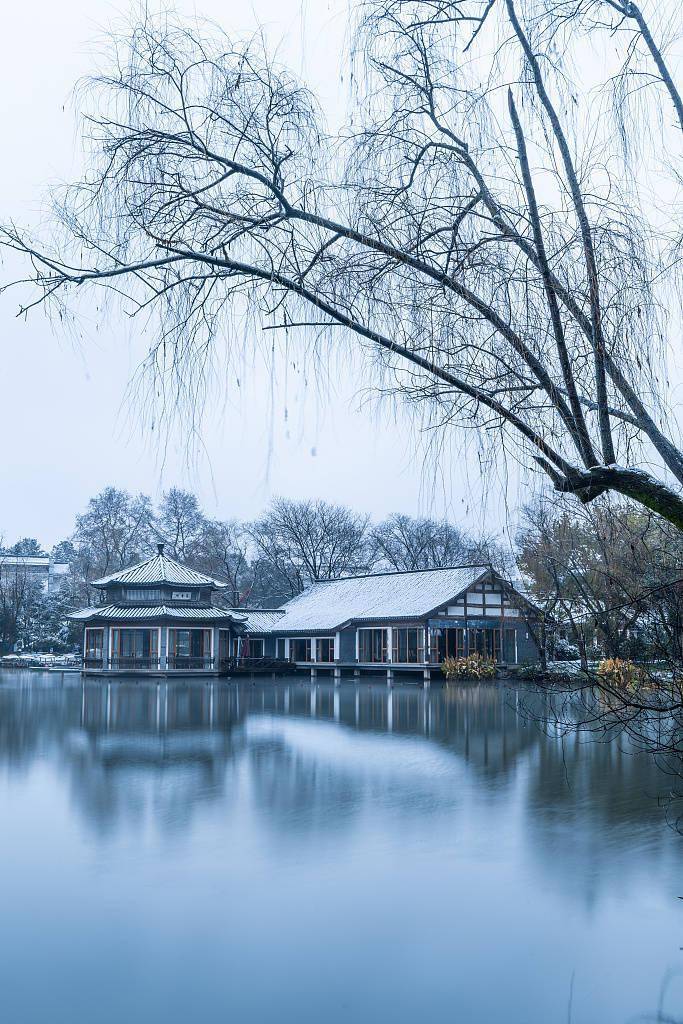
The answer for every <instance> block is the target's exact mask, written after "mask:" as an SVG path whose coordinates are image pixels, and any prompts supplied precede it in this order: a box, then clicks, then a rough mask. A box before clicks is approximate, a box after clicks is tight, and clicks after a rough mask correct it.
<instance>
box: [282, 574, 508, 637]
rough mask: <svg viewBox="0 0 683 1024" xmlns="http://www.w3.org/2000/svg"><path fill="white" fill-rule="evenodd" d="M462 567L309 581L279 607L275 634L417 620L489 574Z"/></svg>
mask: <svg viewBox="0 0 683 1024" xmlns="http://www.w3.org/2000/svg"><path fill="white" fill-rule="evenodd" d="M490 571H491V570H490V566H487V565H463V566H454V567H452V568H446V569H425V570H420V571H417V572H386V573H372V574H370V575H367V576H348V577H344V578H343V579H337V580H329V581H325V582H321V583H314V584H312V586H310V587H309V588H308V589H307V590H305V591H304V592H303V594H299V595H298V597H295V598H293V599H292V600H291V601H288V602H287V604H285V605H283V606H282V611H284V613H285V614H284V615H283V616H282V618H280V619H279V620H277V622H276V623H273V627H272V628H273V629H274V630H275V629H276V630H277V632H278V633H282V634H286V633H299V632H304V631H306V630H313V631H316V632H317V631H320V630H330V631H332V630H336V629H338V628H339V627H340V626H342V625H344V623H346V622H354V621H355V622H357V621H363V620H375V621H382V620H392V619H419V618H422V617H424V616H425V615H427V614H428V613H429V612H431V611H434V610H435V609H436V608H439V607H440V606H441V605H444V604H446V603H447V602H449V601H452V600H454V599H455V598H456V597H458V596H459V595H460V594H462V593H463V592H464V591H465V590H467V589H468V587H471V586H472V585H473V584H474V583H476V582H477V580H479V579H481V577H483V576H485V575H486V574H487V573H488V572H490Z"/></svg>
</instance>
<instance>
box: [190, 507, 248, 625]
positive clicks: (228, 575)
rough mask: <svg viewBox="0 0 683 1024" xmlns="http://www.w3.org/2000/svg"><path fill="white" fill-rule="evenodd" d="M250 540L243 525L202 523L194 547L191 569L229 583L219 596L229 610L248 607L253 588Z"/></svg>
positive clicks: (208, 521)
mask: <svg viewBox="0 0 683 1024" xmlns="http://www.w3.org/2000/svg"><path fill="white" fill-rule="evenodd" d="M250 545H251V537H250V535H249V531H248V530H247V528H246V527H245V526H244V524H243V523H239V522H237V521H236V520H234V519H232V520H229V521H227V522H220V521H217V520H206V521H205V523H204V528H203V530H202V533H201V537H200V538H199V541H198V543H197V545H196V548H195V552H194V558H193V562H192V564H193V566H194V567H195V568H196V569H200V570H201V571H202V572H206V573H208V574H209V575H211V576H217V577H218V578H219V579H222V580H225V581H226V582H227V583H229V585H230V586H229V590H228V593H227V594H225V595H222V594H221V595H220V596H221V597H222V598H224V599H225V600H226V601H227V602H228V603H229V604H230V605H231V607H233V608H238V607H239V606H240V605H244V604H248V603H249V600H250V598H251V593H252V589H253V572H252V567H251V561H250Z"/></svg>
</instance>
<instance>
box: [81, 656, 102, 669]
mask: <svg viewBox="0 0 683 1024" xmlns="http://www.w3.org/2000/svg"><path fill="white" fill-rule="evenodd" d="M83 668H104V658H103V657H102V656H101V655H100V657H99V658H93V657H90V656H86V657H85V658H84V659H83Z"/></svg>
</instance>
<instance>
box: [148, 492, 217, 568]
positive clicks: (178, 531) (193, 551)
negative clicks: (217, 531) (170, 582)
mask: <svg viewBox="0 0 683 1024" xmlns="http://www.w3.org/2000/svg"><path fill="white" fill-rule="evenodd" d="M154 525H155V528H156V530H157V531H158V533H159V534H160V536H161V537H162V539H163V540H164V541H165V542H166V544H167V545H168V554H169V555H172V556H173V557H174V558H179V559H180V560H181V561H183V562H186V561H188V559H189V560H194V559H195V558H196V555H197V553H198V548H199V546H200V544H201V539H202V536H203V532H204V529H205V526H206V519H205V517H204V513H203V512H202V510H201V508H200V507H199V501H198V499H197V496H196V494H192V492H191V491H184V490H181V488H179V487H171V488H170V490H168V491H165V492H164V494H163V495H162V497H161V501H160V503H159V508H158V510H157V513H156V516H155V519H154Z"/></svg>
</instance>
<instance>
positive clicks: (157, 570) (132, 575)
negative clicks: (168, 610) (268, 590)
mask: <svg viewBox="0 0 683 1024" xmlns="http://www.w3.org/2000/svg"><path fill="white" fill-rule="evenodd" d="M159 547H160V550H159V552H158V554H156V555H154V556H153V557H152V558H147V559H145V561H144V562H137V563H136V564H135V565H131V566H129V567H128V568H127V569H121V570H120V571H119V572H114V573H112V574H111V575H110V576H103V577H102V579H100V580H94V581H93V583H92V586H93V587H108V586H110V585H111V584H112V583H131V584H135V585H150V586H151V585H153V584H159V583H170V584H171V585H172V586H179V587H206V586H210V587H213V588H214V589H216V590H223V589H224V588H225V587H227V583H224V582H222V581H221V580H216V579H214V578H213V577H212V576H207V575H206V574H205V573H203V572H197V570H196V569H190V568H189V566H187V565H183V564H182V562H176V560H175V558H169V557H168V555H165V554H164V552H163V545H159Z"/></svg>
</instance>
